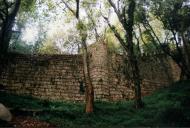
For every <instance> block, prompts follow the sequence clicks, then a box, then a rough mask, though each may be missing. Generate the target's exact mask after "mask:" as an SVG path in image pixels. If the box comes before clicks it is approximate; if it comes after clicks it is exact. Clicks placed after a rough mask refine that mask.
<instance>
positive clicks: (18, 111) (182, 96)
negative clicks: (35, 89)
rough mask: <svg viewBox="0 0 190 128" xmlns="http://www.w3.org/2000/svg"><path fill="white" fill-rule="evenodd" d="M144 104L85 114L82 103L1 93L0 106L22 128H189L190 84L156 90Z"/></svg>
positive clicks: (100, 105)
mask: <svg viewBox="0 0 190 128" xmlns="http://www.w3.org/2000/svg"><path fill="white" fill-rule="evenodd" d="M143 101H144V103H145V107H144V108H143V109H139V110H137V109H135V108H134V105H133V101H124V102H112V103H110V102H95V112H94V113H93V114H90V115H88V114H85V113H84V104H83V103H71V102H49V101H44V100H39V99H35V98H32V97H30V96H18V95H12V94H6V93H2V92H1V93H0V103H3V104H4V105H5V106H8V107H10V108H12V113H13V115H14V119H13V121H12V122H11V124H12V125H13V126H18V127H19V125H20V127H21V128H22V127H28V128H36V127H39V128H40V127H44V128H54V127H65V128H76V127H80V128H88V127H90V128H104V127H106V128H116V127H118V128H125V127H127V126H129V127H137V126H144V127H147V126H153V127H159V126H160V127H162V126H165V127H179V126H180V127H182V126H183V127H190V81H182V82H177V83H175V84H173V85H172V86H170V87H168V88H164V89H161V90H158V91H156V92H155V93H153V94H152V95H150V96H146V97H144V98H143ZM23 108H24V109H23ZM27 110H29V111H27ZM33 110H34V112H35V113H34V112H31V111H33ZM2 126H3V125H1V122H0V127H2Z"/></svg>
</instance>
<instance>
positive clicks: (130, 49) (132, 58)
mask: <svg viewBox="0 0 190 128" xmlns="http://www.w3.org/2000/svg"><path fill="white" fill-rule="evenodd" d="M135 6H136V3H135V1H134V0H131V1H130V3H129V9H128V12H127V13H128V23H127V26H125V30H126V31H127V33H126V40H127V44H128V45H127V53H128V58H129V63H130V65H131V69H132V75H133V76H132V80H133V83H134V86H135V107H136V108H142V107H143V102H142V99H141V78H140V70H139V67H138V63H137V56H136V55H135V53H134V43H133V25H134V11H135Z"/></svg>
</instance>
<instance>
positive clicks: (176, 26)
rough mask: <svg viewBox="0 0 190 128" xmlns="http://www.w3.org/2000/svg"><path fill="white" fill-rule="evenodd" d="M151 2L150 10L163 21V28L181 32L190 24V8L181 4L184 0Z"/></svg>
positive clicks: (156, 0)
mask: <svg viewBox="0 0 190 128" xmlns="http://www.w3.org/2000/svg"><path fill="white" fill-rule="evenodd" d="M152 2H153V4H152V6H151V9H152V12H153V14H154V15H155V16H157V18H158V19H160V20H161V21H162V22H163V24H164V27H165V29H168V30H175V31H178V32H179V31H180V32H183V31H185V30H186V29H187V28H188V27H189V26H190V23H189V20H190V8H189V7H188V6H183V4H184V0H168V1H165V0H160V1H158V0H152Z"/></svg>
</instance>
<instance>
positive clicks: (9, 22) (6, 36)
mask: <svg viewBox="0 0 190 128" xmlns="http://www.w3.org/2000/svg"><path fill="white" fill-rule="evenodd" d="M20 4H21V0H16V2H15V4H14V8H13V9H12V12H11V13H10V14H7V16H6V17H5V20H4V21H3V23H2V27H1V31H0V54H6V53H7V51H8V47H9V42H10V39H11V36H12V27H13V25H14V21H15V17H16V15H17V13H18V11H19V8H20Z"/></svg>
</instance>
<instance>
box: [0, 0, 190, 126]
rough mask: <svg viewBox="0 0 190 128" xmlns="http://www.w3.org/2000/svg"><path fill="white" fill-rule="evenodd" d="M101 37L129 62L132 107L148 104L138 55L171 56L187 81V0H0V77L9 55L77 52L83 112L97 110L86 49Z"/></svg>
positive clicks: (189, 3)
mask: <svg viewBox="0 0 190 128" xmlns="http://www.w3.org/2000/svg"><path fill="white" fill-rule="evenodd" d="M101 40H102V41H103V42H106V43H107V45H108V47H109V49H110V51H111V52H115V53H119V54H122V55H124V56H125V58H127V60H128V61H127V63H128V66H129V67H130V71H131V74H130V78H131V81H132V84H133V85H134V93H135V98H134V103H133V106H131V107H134V108H135V110H136V111H139V110H141V109H146V107H147V104H146V103H145V102H144V101H143V98H142V97H141V80H142V79H141V76H140V69H139V66H138V62H139V60H138V59H139V57H140V56H142V55H144V54H153V53H154V54H155V53H156V54H164V55H166V56H169V57H171V58H172V59H173V61H174V62H175V63H176V64H177V65H178V66H179V68H180V70H181V74H180V79H181V81H183V80H189V79H190V1H189V0H167V1H166V0H0V75H1V71H2V69H3V68H5V66H6V59H7V58H8V56H9V53H19V54H32V55H36V54H81V55H82V58H83V67H84V77H85V85H86V90H85V99H86V100H85V112H84V113H87V114H93V113H94V112H96V111H97V110H96V109H97V108H96V107H95V105H96V103H95V101H94V89H93V84H92V79H91V73H90V71H89V70H90V69H89V68H90V66H89V54H88V50H89V49H88V47H89V46H90V45H91V44H93V43H96V42H99V41H101ZM102 107H103V106H102ZM122 107H123V106H122ZM98 109H101V108H98ZM126 109H129V108H127V107H126ZM139 126H141V124H139ZM147 126H148V124H147Z"/></svg>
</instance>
